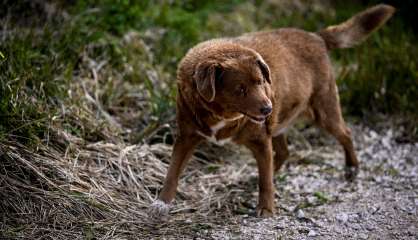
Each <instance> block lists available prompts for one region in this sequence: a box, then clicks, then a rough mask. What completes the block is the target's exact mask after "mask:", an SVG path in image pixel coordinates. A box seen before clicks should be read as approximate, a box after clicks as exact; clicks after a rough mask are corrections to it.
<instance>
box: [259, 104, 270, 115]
mask: <svg viewBox="0 0 418 240" xmlns="http://www.w3.org/2000/svg"><path fill="white" fill-rule="evenodd" d="M272 110H273V109H272V107H271V106H270V105H268V106H265V107H262V108H261V109H260V112H261V114H263V115H269V114H270V113H271V111H272Z"/></svg>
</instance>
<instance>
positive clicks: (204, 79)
mask: <svg viewBox="0 0 418 240" xmlns="http://www.w3.org/2000/svg"><path fill="white" fill-rule="evenodd" d="M193 78H194V81H195V83H196V88H197V91H198V93H199V95H200V96H201V97H202V98H203V99H204V101H206V102H207V103H209V105H211V106H218V108H221V114H222V115H223V117H226V116H231V115H234V114H240V113H241V114H244V115H246V116H247V117H249V118H250V119H251V120H253V121H255V122H258V123H261V122H264V120H265V119H266V117H267V116H269V115H270V114H271V112H272V102H271V100H270V96H271V93H270V92H271V89H270V84H271V76H270V69H269V67H268V65H267V64H266V62H265V61H264V60H263V58H262V57H261V56H260V55H259V54H258V53H256V52H254V51H249V50H246V51H244V50H242V51H238V52H235V53H234V54H230V55H228V54H224V55H222V56H218V57H214V58H209V59H207V60H206V61H204V62H201V63H199V64H197V66H196V69H195V71H194V75H193Z"/></svg>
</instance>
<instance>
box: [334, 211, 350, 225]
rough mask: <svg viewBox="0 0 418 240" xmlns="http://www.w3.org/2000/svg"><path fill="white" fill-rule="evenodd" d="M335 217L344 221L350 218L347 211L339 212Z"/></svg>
mask: <svg viewBox="0 0 418 240" xmlns="http://www.w3.org/2000/svg"><path fill="white" fill-rule="evenodd" d="M335 218H336V219H337V220H338V221H339V222H342V223H346V222H347V220H348V214H347V213H339V214H337V216H335Z"/></svg>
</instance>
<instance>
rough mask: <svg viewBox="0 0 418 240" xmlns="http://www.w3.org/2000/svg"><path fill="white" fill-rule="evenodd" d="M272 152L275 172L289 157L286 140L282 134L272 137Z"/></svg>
mask: <svg viewBox="0 0 418 240" xmlns="http://www.w3.org/2000/svg"><path fill="white" fill-rule="evenodd" d="M272 142H273V150H274V152H275V155H274V171H275V172H277V171H279V170H280V168H281V166H282V165H283V163H284V161H285V160H286V159H287V157H289V150H288V148H287V139H286V136H285V135H284V134H280V135H278V136H275V137H273V139H272Z"/></svg>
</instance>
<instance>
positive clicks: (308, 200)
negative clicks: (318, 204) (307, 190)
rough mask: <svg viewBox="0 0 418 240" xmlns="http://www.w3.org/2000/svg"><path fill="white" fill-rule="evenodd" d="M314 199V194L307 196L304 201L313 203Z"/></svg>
mask: <svg viewBox="0 0 418 240" xmlns="http://www.w3.org/2000/svg"><path fill="white" fill-rule="evenodd" d="M315 200H316V198H315V197H314V196H310V197H308V198H307V199H306V201H307V202H308V203H309V204H314V203H315Z"/></svg>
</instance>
